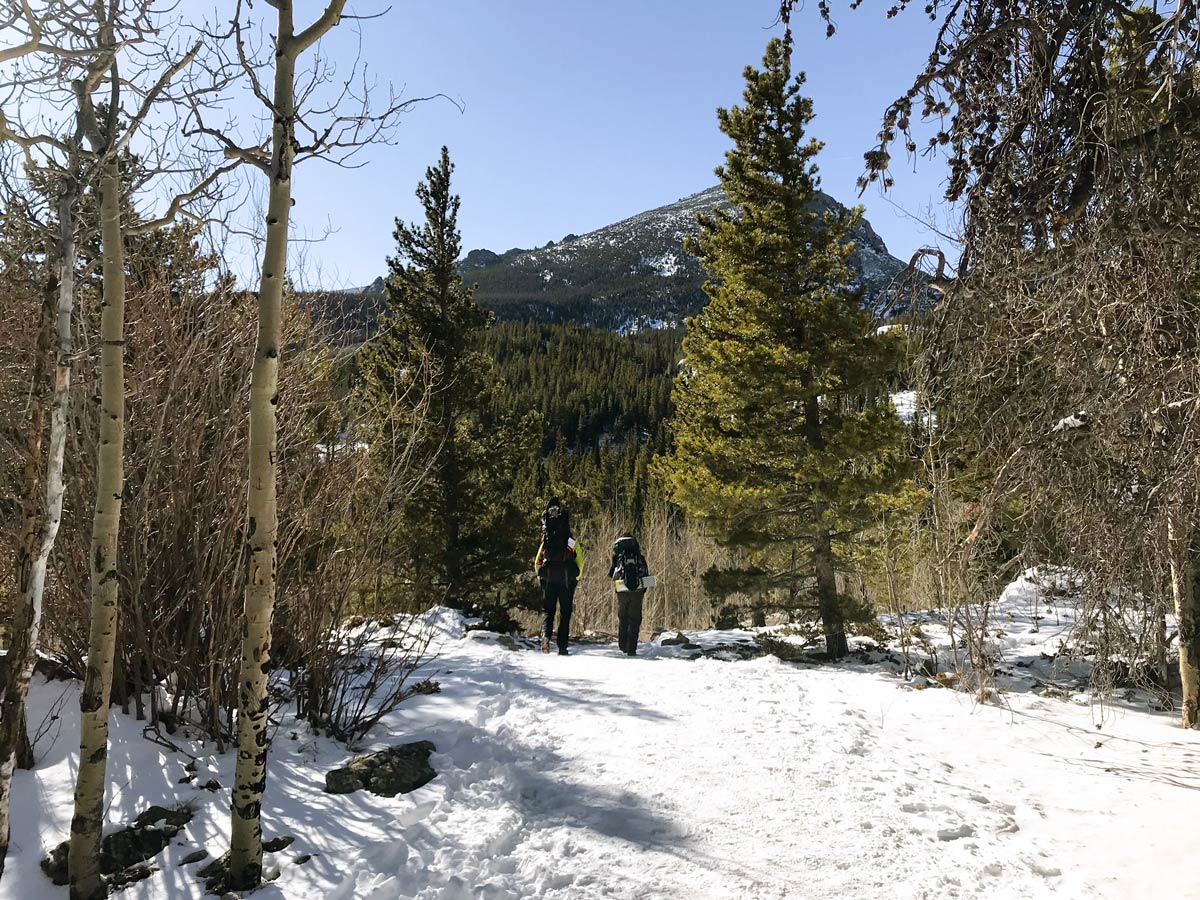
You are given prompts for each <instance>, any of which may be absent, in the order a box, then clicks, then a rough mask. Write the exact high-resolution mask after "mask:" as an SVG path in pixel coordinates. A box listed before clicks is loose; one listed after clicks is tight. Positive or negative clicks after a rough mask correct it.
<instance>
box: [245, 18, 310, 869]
mask: <svg viewBox="0 0 1200 900" xmlns="http://www.w3.org/2000/svg"><path fill="white" fill-rule="evenodd" d="M277 8H278V10H279V34H278V37H277V41H278V47H279V50H278V51H277V52H276V55H275V94H274V103H275V110H274V116H275V124H274V127H273V130H272V139H271V143H272V151H271V171H270V177H271V185H270V194H269V199H268V205H267V243H266V248H265V251H264V257H263V269H262V279H261V282H260V285H259V290H258V340H257V344H256V347H255V352H254V369H253V372H252V374H251V379H250V460H249V485H248V488H247V492H246V510H247V517H246V540H247V542H248V548H247V549H248V558H249V567H250V568H249V574H248V577H247V581H246V605H245V625H244V631H243V637H242V661H241V675H240V677H239V680H238V746H237V770H236V773H235V776H234V787H233V813H232V815H233V828H232V837H231V840H230V856H229V886H230V887H231V888H233V889H234V890H243V889H251V888H254V887H256V886H257V885H258V884H259V882H260V880H261V876H262V852H263V851H262V825H261V823H260V818H259V817H260V813H261V810H262V797H263V790H264V788H265V787H266V778H267V743H268V738H267V725H268V721H267V714H268V704H267V674H268V671H269V666H270V658H271V617H272V614H273V613H274V609H275V582H276V574H277V573H276V566H277V543H278V531H279V514H278V509H277V507H276V498H275V479H276V467H277V464H278V457H277V456H276V439H277V434H276V431H277V428H276V408H277V404H278V402H279V397H278V395H277V390H278V383H279V353H280V349H281V348H280V332H281V319H282V317H281V308H282V305H283V284H284V275H285V272H286V267H287V241H288V218H289V215H290V213H291V207H292V161H293V157H294V149H293V148H294V142H293V139H292V137H293V131H294V127H295V96H294V86H293V80H294V76H295V60H294V59H293V58H292V57H291V55H290V53H289V49H288V45H289V44H290V42H291V40H292V33H293V25H292V5H291V3H290V2H287V0H280V2H279V3H278V5H277Z"/></svg>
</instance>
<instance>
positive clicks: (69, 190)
mask: <svg viewBox="0 0 1200 900" xmlns="http://www.w3.org/2000/svg"><path fill="white" fill-rule="evenodd" d="M77 193H78V192H77V189H76V188H75V185H74V183H73V182H68V183H67V186H66V188H64V190H63V194H62V197H61V202H60V203H59V230H60V231H59V234H60V237H59V246H58V251H57V254H56V255H57V258H58V267H59V271H58V273H57V281H58V285H57V292H56V299H57V302H56V303H55V306H54V309H53V313H51V312H50V311H49V310H47V312H46V317H47V319H48V320H49V321H47V323H46V325H47V328H46V329H45V331H46V332H52V333H53V335H54V338H53V339H52V340H47V341H46V342H45V343H44V345H43V347H42V348H41V349H42V354H44V355H42V359H41V360H40V361H39V362H38V364H37V369H38V371H39V377H37V378H35V384H34V400H33V402H34V413H33V417H32V418H33V423H32V427H33V429H34V431H33V432H32V433H31V437H32V439H33V442H34V448H35V452H34V453H32V454H31V459H32V461H33V463H34V465H35V466H36V464H37V462H38V461H40V457H41V443H42V427H43V424H44V417H45V413H44V408H45V398H44V397H43V396H42V394H41V391H42V389H43V378H42V377H41V373H44V372H47V371H48V370H49V369H50V368H51V364H50V359H51V358H53V360H54V363H53V370H54V374H53V395H52V397H51V401H50V442H49V451H48V454H47V456H46V461H45V464H46V471H45V477H44V479H42V478H37V477H31V478H30V479H29V485H28V486H29V488H30V489H31V490H30V492H29V498H28V500H27V503H26V510H27V519H26V522H27V527H26V528H25V529H23V536H25V537H27V538H28V541H27V542H23V543H22V547H21V551H20V554H21V557H20V563H19V573H20V574H19V587H20V599H19V606H18V607H17V610H16V613H15V615H14V616H13V634H12V640H11V642H10V644H9V648H8V656H7V657H6V659H5V663H6V670H7V671H6V678H5V683H4V694H3V699H2V700H0V876H3V874H4V861H5V858H6V857H7V855H8V842H9V831H10V822H9V806H10V799H11V790H12V776H13V768H14V766H15V765H16V764H17V762H18V759H19V757H20V756H22V755H23V751H24V750H25V748H26V746H27V744H28V735H27V734H26V726H25V697H26V696H27V694H28V693H29V682H30V679H32V678H33V668H34V665H35V664H36V663H37V647H38V636H39V634H40V632H41V627H42V599H43V594H44V591H45V585H46V569H47V566H48V564H49V560H50V552H51V550H53V549H54V541H55V540H56V539H57V537H58V526H59V523H60V522H61V520H62V510H63V496H64V494H65V493H66V487H65V485H64V482H63V458H64V456H65V454H66V446H67V421H68V419H67V416H68V411H69V406H70V402H71V396H70V394H71V359H72V356H73V355H74V352H75V350H74V345H73V342H72V337H71V315H72V312H73V310H74V307H75V202H76V200H77ZM29 474H30V476H36V474H37V473H35V472H33V471H31V472H30V473H29ZM39 486H40V487H41V496H40V497H38V496H37V492H38V488H39ZM29 512H32V516H29V515H28V513H29ZM39 514H40V516H39ZM39 518H40V521H39Z"/></svg>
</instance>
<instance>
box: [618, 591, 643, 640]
mask: <svg viewBox="0 0 1200 900" xmlns="http://www.w3.org/2000/svg"><path fill="white" fill-rule="evenodd" d="M645 596H646V592H645V591H617V645H618V646H619V647H620V648H621V652H622V653H628V654H630V655H633V654H634V653H637V645H638V633H639V632H640V631H641V630H642V600H643V599H644V598H645Z"/></svg>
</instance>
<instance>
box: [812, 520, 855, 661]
mask: <svg viewBox="0 0 1200 900" xmlns="http://www.w3.org/2000/svg"><path fill="white" fill-rule="evenodd" d="M813 568H814V569H815V570H816V575H817V604H818V606H819V608H820V611H821V625H822V627H823V628H824V630H825V652H826V653H828V654H829V658H830V659H841V658H842V657H843V656H845V655H846V654H847V653H849V652H850V645H849V644H848V643H847V642H846V626H845V623H844V622H843V621H842V602H841V598H840V597H839V596H838V586H837V574H836V572H835V570H834V567H833V544H832V542H831V541H830V539H829V532H828V531H825V530H821V531H818V532H817V535H816V537H815V538H814V539H813Z"/></svg>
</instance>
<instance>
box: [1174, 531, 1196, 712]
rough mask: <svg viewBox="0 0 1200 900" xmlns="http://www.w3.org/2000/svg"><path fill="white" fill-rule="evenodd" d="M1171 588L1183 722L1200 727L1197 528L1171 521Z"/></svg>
mask: <svg viewBox="0 0 1200 900" xmlns="http://www.w3.org/2000/svg"><path fill="white" fill-rule="evenodd" d="M1169 542H1170V545H1171V590H1172V593H1173V594H1174V595H1175V617H1176V619H1177V620H1178V623H1179V680H1180V691H1181V694H1182V703H1181V709H1182V725H1183V727H1184V728H1200V531H1198V530H1197V529H1195V528H1191V527H1188V526H1184V525H1181V524H1179V523H1177V522H1176V521H1172V522H1171V526H1170V530H1169Z"/></svg>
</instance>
